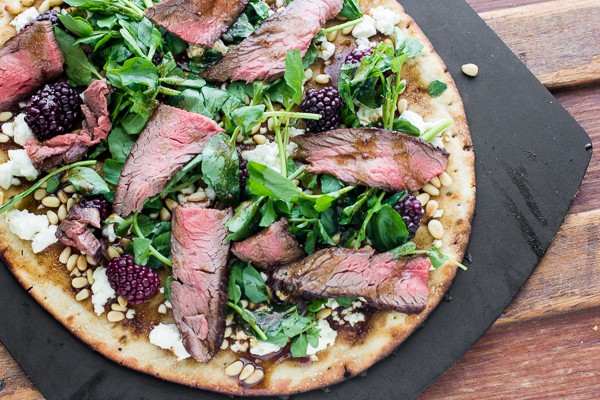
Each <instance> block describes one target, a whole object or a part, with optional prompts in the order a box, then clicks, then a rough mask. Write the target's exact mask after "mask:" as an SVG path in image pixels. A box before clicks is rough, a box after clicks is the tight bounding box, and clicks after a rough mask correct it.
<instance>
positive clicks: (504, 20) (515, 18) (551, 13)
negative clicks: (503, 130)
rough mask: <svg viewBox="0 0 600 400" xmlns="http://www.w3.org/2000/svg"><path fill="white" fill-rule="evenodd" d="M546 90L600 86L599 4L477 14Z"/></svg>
mask: <svg viewBox="0 0 600 400" xmlns="http://www.w3.org/2000/svg"><path fill="white" fill-rule="evenodd" d="M480 15H481V17H482V18H483V19H484V20H485V21H486V22H487V24H488V25H489V26H490V27H491V28H492V29H493V30H494V31H496V33H497V34H498V35H499V36H500V37H501V38H502V40H504V41H505V42H506V43H507V44H508V46H509V47H510V48H511V49H512V50H513V52H514V53H515V54H516V55H517V56H519V58H520V59H521V60H522V61H523V62H524V63H525V64H526V65H527V67H528V68H529V69H530V70H531V71H532V72H533V73H534V74H535V75H536V76H537V77H538V79H539V80H540V81H542V83H544V85H546V86H547V87H549V88H560V87H566V86H578V85H584V84H588V83H593V82H599V81H600V40H599V39H598V38H600V7H598V0H557V1H549V2H544V3H537V4H530V5H526V6H522V7H516V8H510V9H503V10H495V11H490V12H484V13H481V14H480Z"/></svg>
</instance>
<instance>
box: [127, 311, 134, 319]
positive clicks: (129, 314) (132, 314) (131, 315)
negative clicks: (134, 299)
mask: <svg viewBox="0 0 600 400" xmlns="http://www.w3.org/2000/svg"><path fill="white" fill-rule="evenodd" d="M133 317H135V310H134V309H133V308H130V309H129V310H127V313H126V314H125V318H127V319H133Z"/></svg>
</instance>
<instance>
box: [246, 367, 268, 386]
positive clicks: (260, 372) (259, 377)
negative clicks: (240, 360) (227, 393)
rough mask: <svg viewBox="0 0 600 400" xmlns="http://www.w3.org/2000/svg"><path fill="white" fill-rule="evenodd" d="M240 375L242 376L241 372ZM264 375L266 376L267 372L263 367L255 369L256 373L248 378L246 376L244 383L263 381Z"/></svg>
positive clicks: (252, 383) (250, 383)
mask: <svg viewBox="0 0 600 400" xmlns="http://www.w3.org/2000/svg"><path fill="white" fill-rule="evenodd" d="M240 376H241V374H240ZM264 377H265V372H264V371H263V370H262V369H257V370H256V371H254V373H253V374H252V375H250V376H249V377H248V378H246V380H245V381H244V383H245V384H246V385H254V384H256V383H258V382H260V381H262V380H263V378H264Z"/></svg>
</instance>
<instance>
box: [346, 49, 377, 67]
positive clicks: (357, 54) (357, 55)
mask: <svg viewBox="0 0 600 400" xmlns="http://www.w3.org/2000/svg"><path fill="white" fill-rule="evenodd" d="M370 55H373V49H364V50H358V49H357V50H353V51H352V53H350V54H348V56H346V62H345V63H346V64H353V65H354V64H360V62H361V61H362V59H363V58H365V57H367V56H370Z"/></svg>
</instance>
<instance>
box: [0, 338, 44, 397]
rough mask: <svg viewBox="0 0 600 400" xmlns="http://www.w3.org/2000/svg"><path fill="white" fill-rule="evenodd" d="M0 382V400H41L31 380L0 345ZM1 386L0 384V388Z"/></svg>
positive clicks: (0, 344)
mask: <svg viewBox="0 0 600 400" xmlns="http://www.w3.org/2000/svg"><path fill="white" fill-rule="evenodd" d="M0 380H2V383H3V386H4V388H3V389H2V390H0V398H3V399H14V400H42V399H43V398H44V397H43V396H42V395H41V393H40V392H38V391H37V389H36V388H35V386H34V385H33V383H32V382H31V380H30V379H29V378H28V377H27V375H25V373H24V372H23V371H22V370H21V368H20V367H19V365H18V364H17V363H16V362H15V361H14V360H13V359H12V357H11V356H10V354H9V353H8V351H6V348H5V347H4V346H3V345H2V343H0ZM1 386H2V384H0V387H1Z"/></svg>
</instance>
